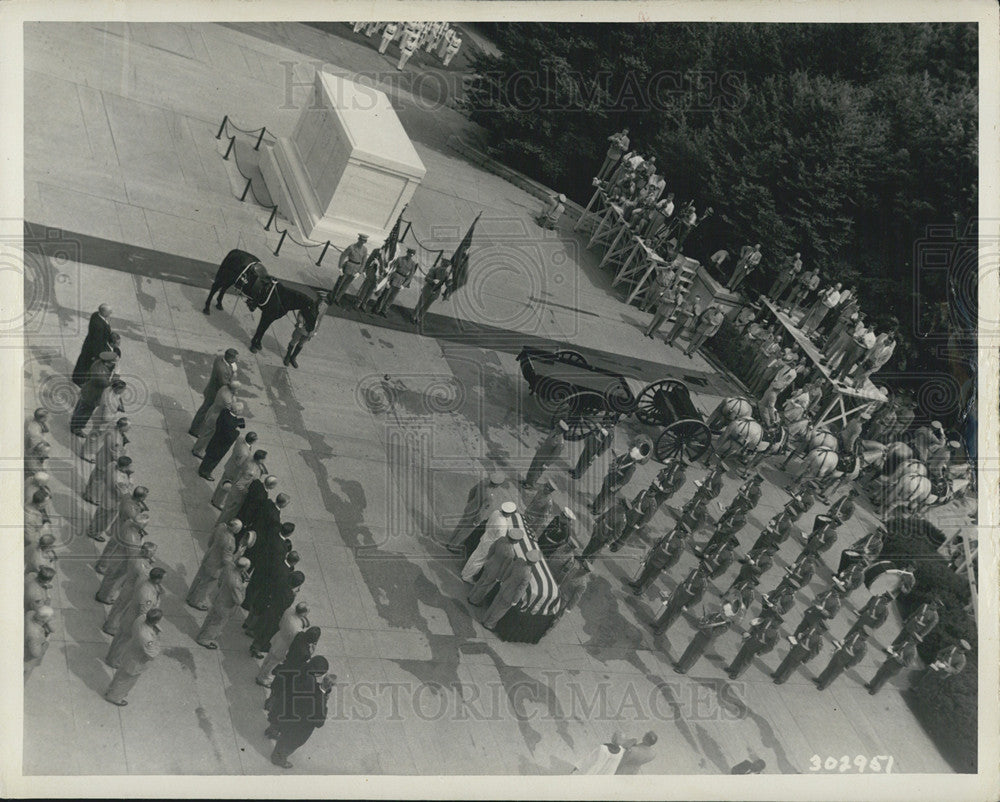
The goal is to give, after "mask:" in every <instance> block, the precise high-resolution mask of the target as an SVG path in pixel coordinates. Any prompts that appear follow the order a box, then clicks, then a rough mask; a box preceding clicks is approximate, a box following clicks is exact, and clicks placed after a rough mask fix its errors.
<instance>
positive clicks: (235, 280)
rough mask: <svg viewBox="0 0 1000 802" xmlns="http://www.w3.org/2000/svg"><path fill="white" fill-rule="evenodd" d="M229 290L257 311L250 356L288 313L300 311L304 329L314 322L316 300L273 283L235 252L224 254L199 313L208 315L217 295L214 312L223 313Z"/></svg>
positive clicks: (254, 263) (250, 260)
mask: <svg viewBox="0 0 1000 802" xmlns="http://www.w3.org/2000/svg"><path fill="white" fill-rule="evenodd" d="M258 268H259V270H258ZM232 286H235V287H236V289H237V290H238V291H239V292H242V293H243V294H244V295H246V296H247V303H248V304H252V305H251V309H253V308H254V307H255V306H259V307H260V312H261V316H260V325H258V326H257V331H255V332H254V334H253V337H251V338H250V351H251V352H253V353H256V352H257V351H259V350H260V349H261V340H262V339H263V337H264V334H265V332H266V331H267V330H268V329H269V328H270V327H271V324H272V323H274V321H275V320H277V319H278V318H280V317H284V316H285V315H286V314H287V313H288V312H295V311H301V312H302V314H303V316H304V317H305V318H306V320H305V323H306V326H307V328H311V327H312V325H313V324H314V323H315V321H316V312H317V299H315V298H310V297H309V296H308V295H306V294H305V293H303V292H299V291H298V290H293V289H291V288H289V287H286V286H285V285H283V284H282V283H281V282H280V281H277V280H276V279H271V278H268V277H267V271H266V270H264V266H263V265H262V264H261V262H260V259H258V258H257V257H256V256H254V255H253V254H252V253H247V252H246V251H241V250H238V249H236V248H234V249H233V250H231V251H230V252H229V253H227V254H226V258H225V259H223V260H222V264H220V265H219V270H218V272H217V273H216V274H215V281H213V282H212V289H211V290H209V293H208V298H207V299H206V301H205V308H204V309H202V312H204V313H205V314H206V315H207V314H210V311H211V310H210V309H209V307H210V306H211V304H212V296H214V295H215V294H216V293H218V297H217V299H216V302H215V308H216V309H222V296H224V295H225V294H226V290H228V289H229V288H230V287H232Z"/></svg>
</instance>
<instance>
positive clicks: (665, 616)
mask: <svg viewBox="0 0 1000 802" xmlns="http://www.w3.org/2000/svg"><path fill="white" fill-rule="evenodd" d="M707 582H708V574H707V572H706V570H705V566H704V565H698V566H697V567H696V568H694V569H693V570H692V571H691V573H689V574H688V575H687V577H686V578H685V579H684V581H683V582H682V583H681V584H679V585H678V586H677V587H676V588H675V589H674V592H673V593H671V594H670V596H669V597H667V596H665V595H664V594H662V593H661V594H660V597H661V598H664V599H666V604H664V606H663V612H661V613H660V615H659V616H657V618H656V619H655V620H654V621H653V622H652V623H651V624H650V626H651V627H652V629H653V632H655V633H656V634H657V635H662V634H663V633H664V632H666V631H667V629H669V628H670V626H671V625H672V624H673V623H674V622H675V621H676V620H677V619H678V618H679V617H680V614H681V613H682V612H683V611H684V610H686V609H687V608H688V607H689V606H691V605H693V604H697V603H698V602H700V601H701V597H702V596H703V595H704V594H705V585H706V584H707Z"/></svg>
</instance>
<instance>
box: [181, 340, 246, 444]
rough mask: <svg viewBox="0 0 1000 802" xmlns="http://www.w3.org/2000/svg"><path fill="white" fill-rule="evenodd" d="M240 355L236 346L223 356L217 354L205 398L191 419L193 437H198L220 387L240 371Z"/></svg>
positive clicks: (206, 387) (189, 432)
mask: <svg viewBox="0 0 1000 802" xmlns="http://www.w3.org/2000/svg"><path fill="white" fill-rule="evenodd" d="M238 355H239V354H238V352H237V350H236V349H235V348H227V349H226V352H225V353H224V354H222V355H221V356H217V357H216V358H215V361H214V362H213V363H212V374H211V375H210V376H209V377H208V384H207V385H205V390H204V393H203V395H204V396H205V398H204V400H203V401H202V404H201V406H200V407H198V411H197V412H195V413H194V420H192V421H191V426H190V427H189V428H188V434H189V435H191V436H192V437H198V435H199V433H200V430H201V425H202V423H203V422H204V420H205V416H206V415H207V414H208V410H209V409H210V408H211V406H212V404H213V403H214V402H215V395H216V393H218V392H219V388H221V387H222V386H223V385H225V384H229V382H231V381H232V380H233V379H235V378H236V373H237V371H238V367H237V364H236V357H237V356H238ZM220 409H221V407H220Z"/></svg>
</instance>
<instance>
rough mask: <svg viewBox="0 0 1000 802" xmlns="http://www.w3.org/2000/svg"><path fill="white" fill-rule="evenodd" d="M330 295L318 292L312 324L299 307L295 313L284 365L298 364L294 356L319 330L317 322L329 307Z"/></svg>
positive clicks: (321, 319)
mask: <svg viewBox="0 0 1000 802" xmlns="http://www.w3.org/2000/svg"><path fill="white" fill-rule="evenodd" d="M338 281H339V279H338ZM330 297H331V296H330V295H329V294H328V293H325V292H321V293H319V294H318V297H317V299H316V308H315V309H314V310H313V311H314V317H313V322H312V326H310V325H309V322H308V317H307V316H306V315H304V314H303V313H302V310H301V309H300V310H299V311H297V312H296V313H295V328H294V330H293V331H292V339H291V340H290V341H289V342H288V350H287V351H286V352H285V358H284V359H282V360H281V361H282V362H283V363H284V364H285V365H291V366H292V367H293V368H297V367H298V366H299V363H298V362H296V361H295V357H297V356H298V355H299V354H300V353H301V352H302V347H303V346H304V345H305V344H306V343H307V342H308V341H309V340H311V339H312V338H313V337H314V336H315V335H316V332H317V331H319V324H320V323H322V322H323V317H324V316H325V315H326V310H327V309H329V308H330Z"/></svg>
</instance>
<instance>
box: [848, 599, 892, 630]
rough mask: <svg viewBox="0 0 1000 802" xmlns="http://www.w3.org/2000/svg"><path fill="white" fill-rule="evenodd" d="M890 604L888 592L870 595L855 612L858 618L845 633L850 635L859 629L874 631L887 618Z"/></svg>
mask: <svg viewBox="0 0 1000 802" xmlns="http://www.w3.org/2000/svg"><path fill="white" fill-rule="evenodd" d="M891 604H892V595H891V594H889V593H881V594H879V595H878V596H872V597H870V598H869V599H868V601H867V602H865V606H864V607H862V608H861V609H860V610H858V612H857V613H856V615H857V616H858V620H857V621H855V622H854V623H853V624H852V625H851V628H850V629H849V630H848V631H847V634H848V635H852V634H854V633H855V632H857V631H859V630H861V629H865V630H866V631H871V632H874V631H875V630H876V629H878V628H879V627H880V626H882V625H883V624H884V623H885V622H886V620H887V619H888V618H889V608H890V606H891Z"/></svg>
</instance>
